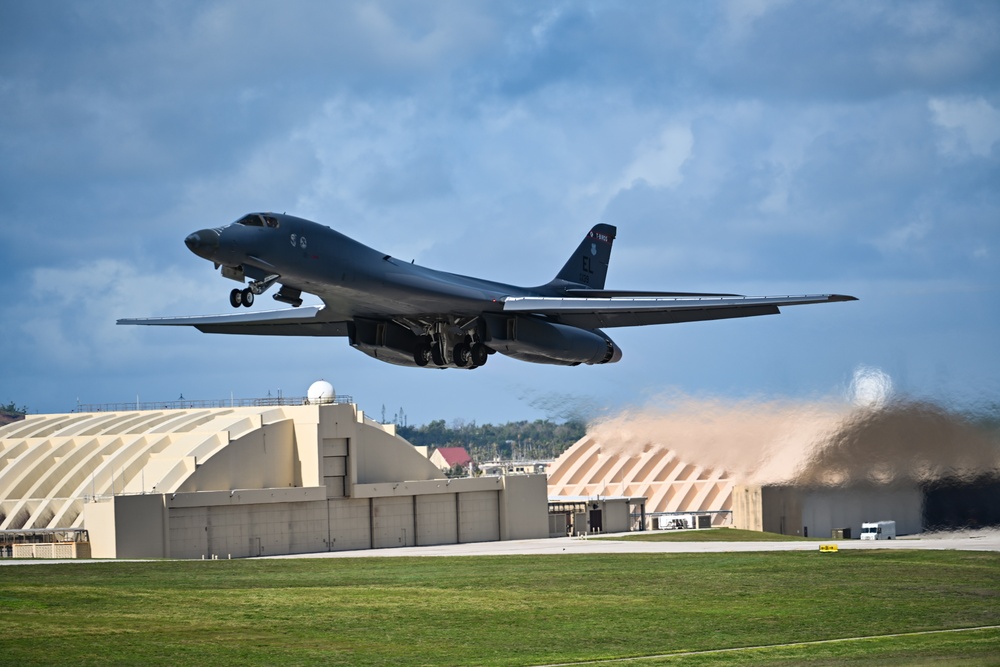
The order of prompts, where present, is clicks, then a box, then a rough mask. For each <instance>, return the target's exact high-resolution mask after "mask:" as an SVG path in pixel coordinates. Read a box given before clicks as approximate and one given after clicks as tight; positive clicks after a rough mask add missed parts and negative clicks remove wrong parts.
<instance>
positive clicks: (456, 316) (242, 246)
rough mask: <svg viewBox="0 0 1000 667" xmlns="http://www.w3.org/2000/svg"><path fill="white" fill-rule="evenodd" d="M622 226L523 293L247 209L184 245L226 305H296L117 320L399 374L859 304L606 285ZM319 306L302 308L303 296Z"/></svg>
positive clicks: (609, 347) (540, 359) (565, 357)
mask: <svg viewBox="0 0 1000 667" xmlns="http://www.w3.org/2000/svg"><path fill="white" fill-rule="evenodd" d="M615 233H616V229H615V227H612V226H611V225H606V224H599V225H595V226H594V228H593V229H591V230H590V232H588V233H587V235H586V236H585V237H584V238H583V241H582V242H581V243H580V245H579V246H578V247H577V249H576V250H575V251H574V252H573V254H572V255H571V256H570V258H569V260H568V261H567V262H566V265H565V266H563V268H562V270H560V271H559V273H558V274H557V275H556V277H555V278H554V279H553V280H552V281H551V282H549V283H546V284H545V285H539V286H538V287H516V286H513V285H505V284H503V283H497V282H491V281H488V280H482V279H480V278H471V277H468V276H461V275H457V274H454V273H445V272H443V271H435V270H434V269H428V268H425V267H422V266H418V265H416V264H414V263H413V262H406V261H401V260H399V259H396V258H394V257H391V256H390V255H386V254H384V253H381V252H378V251H377V250H374V249H372V248H369V247H368V246H365V245H362V244H361V243H358V242H357V241H355V240H353V239H351V238H348V237H347V236H344V235H343V234H340V233H339V232H336V231H334V230H332V229H330V228H329V227H325V226H323V225H320V224H317V223H315V222H310V221H309V220H304V219H302V218H296V217H293V216H290V215H279V214H276V213H251V214H249V215H246V216H244V217H242V218H240V219H239V220H237V221H236V222H234V223H232V224H229V225H226V226H225V227H217V228H214V229H203V230H201V231H197V232H195V233H193V234H191V235H190V236H188V237H187V238H186V239H184V243H185V244H186V245H187V247H188V248H190V249H191V251H192V252H193V253H195V254H196V255H198V256H199V257H203V258H205V259H207V260H209V261H211V262H214V263H215V266H216V268H221V269H222V275H223V276H225V277H226V278H231V279H233V280H236V281H238V282H240V283H247V281H249V282H248V286H247V287H245V288H244V289H234V290H233V291H232V292H231V293H230V295H229V302H230V304H231V305H232V306H233V307H235V308H239V307H240V306H246V307H249V306H251V305H252V304H253V302H254V296H256V295H260V294H263V293H264V292H265V291H266V290H268V289H269V288H271V287H272V286H273V285H275V284H279V285H280V288H279V289H278V291H277V293H275V294H274V299H275V300H277V301H281V302H283V303H287V304H291V305H292V306H293V307H292V308H286V309H281V310H270V311H262V312H250V313H231V314H228V315H212V316H206V317H171V318H167V317H159V318H145V319H122V320H118V324H146V325H167V326H184V325H187V326H193V327H195V328H197V329H199V330H200V331H203V332H205V333H226V334H256V335H272V336H346V337H347V338H348V340H349V341H350V344H351V346H352V347H354V348H355V349H358V350H360V351H362V352H364V353H365V354H367V355H370V356H372V357H375V358H376V359H379V360H381V361H386V362H389V363H392V364H399V365H403V366H433V367H437V368H476V367H479V366H482V365H483V364H485V363H486V360H487V358H488V357H489V355H491V354H493V353H494V352H500V353H501V354H505V355H507V356H509V357H513V358H515V359H520V360H522V361H532V362H535V363H541V364H559V365H565V366H576V365H578V364H607V363H614V362H616V361H618V360H619V359H621V356H622V352H621V350H620V349H619V347H618V346H617V345H615V343H614V341H612V340H611V338H609V337H608V335H607V334H605V333H604V332H603V331H602V329H605V328H611V327H627V326H642V325H646V324H669V323H674V322H694V321H698V320H718V319H725V318H731V317H749V316H753V315H771V314H777V313H778V312H779V311H778V306H792V305H798V304H805V303H825V302H829V301H853V300H855V298H854V297H852V296H844V295H839V294H813V295H804V296H761V297H748V296H739V295H735V294H699V293H689V292H633V291H618V290H606V289H604V281H605V277H606V276H607V271H608V261H609V260H610V258H611V244H612V242H613V241H614V240H615ZM303 292H307V293H310V294H315V295H316V296H318V297H319V298H320V299H321V300H322V301H323V305H315V306H302V293H303Z"/></svg>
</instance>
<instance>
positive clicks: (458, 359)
mask: <svg viewBox="0 0 1000 667" xmlns="http://www.w3.org/2000/svg"><path fill="white" fill-rule="evenodd" d="M489 354H490V351H489V349H488V348H487V347H486V346H485V345H483V344H482V343H480V342H478V341H470V340H464V341H461V342H459V343H456V344H455V347H453V348H452V349H451V359H450V360H449V359H448V354H447V350H445V344H444V337H440V338H438V339H437V340H434V339H433V338H432V337H431V336H424V337H423V338H422V339H421V340H420V342H419V343H417V348H416V350H415V351H414V353H413V361H414V362H415V363H416V364H417V366H427V365H428V364H430V363H433V364H434V365H435V366H441V367H444V366H447V365H449V361H450V362H451V363H453V364H454V365H455V366H457V367H459V368H469V369H472V368H478V367H479V366H482V365H483V364H485V363H486V359H487V357H489Z"/></svg>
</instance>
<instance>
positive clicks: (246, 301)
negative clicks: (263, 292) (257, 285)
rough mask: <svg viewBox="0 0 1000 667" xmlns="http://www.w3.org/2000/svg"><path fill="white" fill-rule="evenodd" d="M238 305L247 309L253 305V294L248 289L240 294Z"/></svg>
mask: <svg viewBox="0 0 1000 667" xmlns="http://www.w3.org/2000/svg"><path fill="white" fill-rule="evenodd" d="M240 303H242V304H243V305H244V306H246V307H247V308H249V307H250V306H252V305H253V292H252V291H251V290H250V288H249V287H248V288H246V289H245V290H243V291H242V292H240Z"/></svg>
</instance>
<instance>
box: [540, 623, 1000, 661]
mask: <svg viewBox="0 0 1000 667" xmlns="http://www.w3.org/2000/svg"><path fill="white" fill-rule="evenodd" d="M976 630H1000V625H980V626H978V627H974V628H952V629H950V630H921V631H919V632H896V633H893V634H889V635H867V636H863V637H841V638H839V639H817V640H816V641H811V642H790V643H788V644H762V645H760V646H738V647H734V648H712V649H706V650H703V651H681V652H679V653H659V654H656V655H637V656H632V657H630V658H605V659H602V660H581V661H580V662H552V663H546V664H544V665H535V666H534V667H577V666H578V665H610V664H614V663H621V662H638V661H640V660H662V659H664V658H687V657H690V656H694V655H712V654H713V653H736V652H737V651H756V650H759V649H767V648H793V647H797V646H819V645H820V644H838V643H843V642H856V641H865V640H868V639H892V638H893V637H919V636H920V635H941V634H946V633H950V632H974V631H976Z"/></svg>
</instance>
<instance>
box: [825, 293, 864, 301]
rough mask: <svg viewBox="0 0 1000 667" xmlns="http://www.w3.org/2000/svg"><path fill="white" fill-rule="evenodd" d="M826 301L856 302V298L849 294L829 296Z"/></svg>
mask: <svg viewBox="0 0 1000 667" xmlns="http://www.w3.org/2000/svg"><path fill="white" fill-rule="evenodd" d="M827 300H828V301H857V300H858V297H856V296H851V295H849V294H831V295H830V296H829V298H828V299H827Z"/></svg>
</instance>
